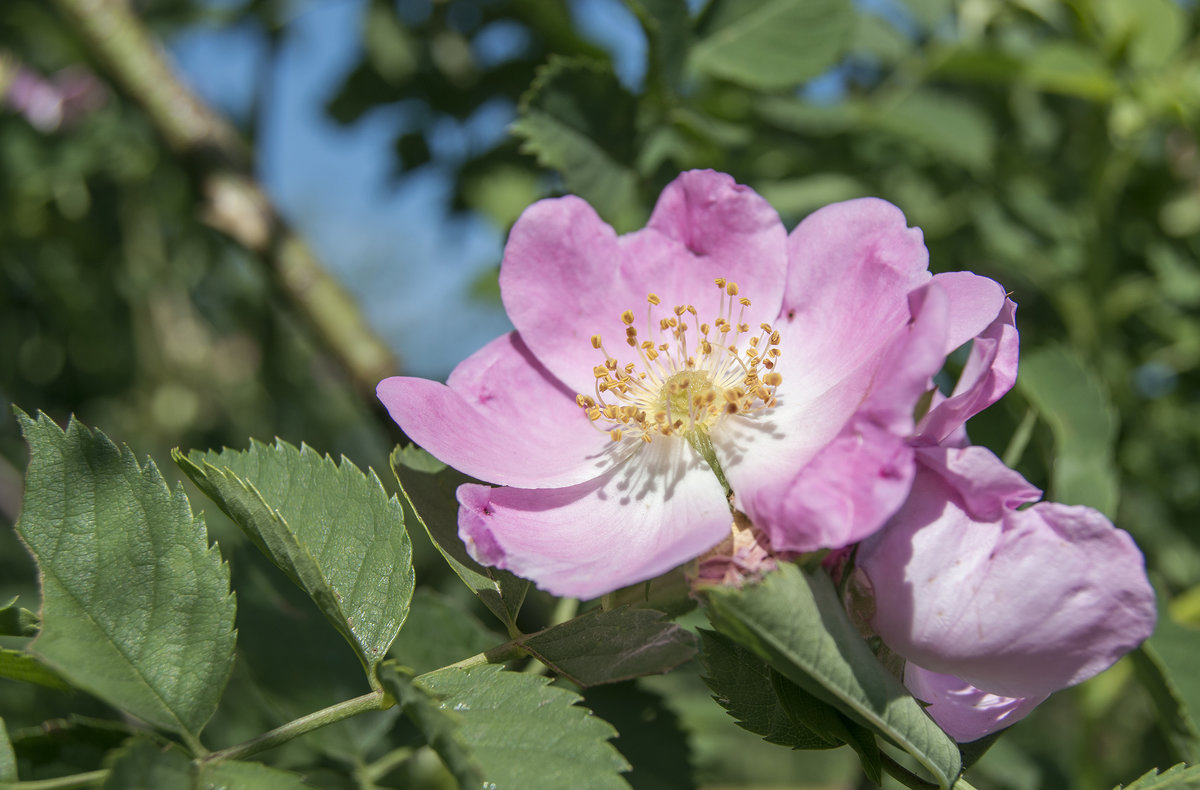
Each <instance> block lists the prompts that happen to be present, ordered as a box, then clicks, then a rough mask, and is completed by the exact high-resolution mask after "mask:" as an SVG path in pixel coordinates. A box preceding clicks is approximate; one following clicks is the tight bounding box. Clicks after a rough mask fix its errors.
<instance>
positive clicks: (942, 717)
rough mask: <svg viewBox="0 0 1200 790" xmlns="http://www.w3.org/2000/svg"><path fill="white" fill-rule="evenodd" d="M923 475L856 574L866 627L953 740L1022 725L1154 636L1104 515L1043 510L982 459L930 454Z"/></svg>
mask: <svg viewBox="0 0 1200 790" xmlns="http://www.w3.org/2000/svg"><path fill="white" fill-rule="evenodd" d="M917 464H918V468H917V475H916V479H915V481H914V484H913V488H912V492H911V493H910V494H909V497H908V500H907V501H906V502H905V503H904V506H903V507H902V508H901V509H900V510H899V512H897V513H896V514H895V515H894V516H893V517H892V518H891V520H890V521H889V522H888V524H887V525H886V526H885V527H884V528H883V529H882V530H880V531H879V532H877V533H876V534H874V535H872V536H871V537H869V538H868V539H867V540H865V541H863V543H862V544H861V545H860V546H859V547H858V551H857V556H856V564H857V571H856V574H858V577H857V580H858V582H859V583H860V584H861V585H862V586H864V587H865V588H866V591H867V595H868V596H869V597H870V599H871V603H870V604H868V608H869V609H871V610H873V611H871V614H870V618H869V621H870V627H871V628H872V630H874V631H875V632H876V633H877V634H878V635H879V636H880V637H881V638H882V639H883V641H884V643H885V644H886V645H887V646H888V647H889V648H890V649H891V650H893V651H894V652H895V653H897V654H899V655H900V656H902V657H903V658H905V659H906V661H907V663H906V667H905V671H904V682H905V685H907V686H908V688H909V690H910V691H911V692H912V693H913V695H914V696H916V697H917V698H919V699H921V700H923V701H924V702H927V703H929V707H927V708H926V712H928V713H929V715H930V716H932V717H933V719H934V720H935V721H936V722H937V723H938V724H939V725H941V727H942V728H943V729H944V730H946V732H947V733H949V734H950V735H951V736H952V737H953V738H955V739H956V740H959V741H972V740H976V739H977V738H981V737H983V736H985V735H988V734H990V733H992V732H995V731H996V730H999V729H1002V728H1004V727H1007V726H1009V725H1010V724H1013V723H1014V722H1016V721H1017V720H1019V719H1021V718H1022V717H1024V716H1025V715H1026V714H1028V713H1029V712H1030V711H1031V710H1033V708H1034V707H1035V706H1036V705H1037V704H1038V703H1040V702H1041V701H1042V700H1044V699H1045V698H1046V697H1047V696H1049V695H1050V694H1051V693H1052V692H1054V691H1057V690H1058V689H1061V688H1064V687H1066V686H1070V685H1074V684H1076V683H1079V682H1081V681H1083V680H1086V679H1087V678H1090V677H1092V676H1093V675H1095V674H1097V673H1099V672H1101V671H1103V670H1105V669H1107V668H1108V667H1109V666H1111V665H1112V664H1113V663H1114V662H1116V660H1117V659H1118V658H1120V657H1121V656H1123V655H1124V654H1125V653H1128V652H1129V651H1130V650H1132V649H1133V648H1135V647H1137V646H1138V645H1139V644H1140V643H1141V642H1142V641H1143V640H1144V639H1146V638H1147V637H1149V636H1150V634H1151V632H1152V631H1153V630H1154V623H1155V619H1156V614H1155V603H1154V591H1153V589H1152V588H1151V587H1150V584H1149V582H1148V580H1147V579H1146V572H1145V568H1144V562H1143V559H1142V555H1141V552H1139V551H1138V548H1137V546H1136V545H1135V544H1134V542H1133V539H1132V538H1130V537H1129V535H1128V534H1127V533H1126V532H1124V531H1123V530H1120V529H1117V528H1116V527H1114V526H1113V525H1112V523H1111V522H1109V520H1108V519H1107V518H1105V517H1104V515H1102V514H1101V513H1099V512H1098V511H1096V510H1093V509H1091V508H1087V507H1080V506H1068V505H1060V504H1056V503H1052V502H1039V501H1038V500H1040V499H1041V495H1042V492H1041V491H1039V490H1038V489H1036V488H1034V487H1033V486H1031V485H1030V484H1029V483H1028V482H1026V481H1025V479H1024V478H1023V477H1021V475H1019V474H1018V473H1016V472H1014V471H1013V470H1011V469H1009V468H1008V467H1007V466H1005V465H1004V464H1003V463H1002V462H1001V461H1000V459H999V458H997V457H996V456H995V455H993V454H992V453H991V452H990V451H989V450H986V449H984V448H982V447H970V446H968V447H940V446H933V447H924V448H921V449H919V450H918V451H917ZM1030 503H1036V504H1030ZM1023 505H1029V506H1028V507H1021V506H1023ZM1018 508H1020V509H1018Z"/></svg>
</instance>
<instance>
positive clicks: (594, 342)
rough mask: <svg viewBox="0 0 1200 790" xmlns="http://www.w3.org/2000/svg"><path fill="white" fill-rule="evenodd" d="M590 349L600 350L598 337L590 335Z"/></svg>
mask: <svg viewBox="0 0 1200 790" xmlns="http://www.w3.org/2000/svg"><path fill="white" fill-rule="evenodd" d="M592 348H600V335H592Z"/></svg>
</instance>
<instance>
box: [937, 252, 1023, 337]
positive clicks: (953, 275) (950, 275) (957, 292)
mask: <svg viewBox="0 0 1200 790" xmlns="http://www.w3.org/2000/svg"><path fill="white" fill-rule="evenodd" d="M933 281H934V282H935V283H937V284H938V285H939V286H940V287H941V289H942V290H943V291H945V292H946V295H947V296H948V297H949V299H950V331H949V333H948V334H947V336H946V353H947V354H949V353H950V352H951V351H953V350H954V349H956V348H958V347H959V346H961V345H962V344H964V343H966V342H967V341H968V340H971V339H972V338H974V337H976V336H977V335H979V334H981V333H982V332H983V331H984V330H986V329H987V328H988V327H989V326H991V325H992V324H993V322H994V321H995V319H996V317H997V316H999V315H1000V314H1001V313H1002V312H1003V311H1004V309H1005V307H1006V305H1009V304H1012V303H1011V302H1009V300H1008V297H1007V295H1006V294H1005V292H1004V286H1002V285H1001V284H1000V283H998V282H996V281H995V280H992V279H989V278H987V277H980V276H979V275H978V274H973V273H972V272H942V273H941V274H935V275H934V276H933ZM1013 307H1016V305H1013Z"/></svg>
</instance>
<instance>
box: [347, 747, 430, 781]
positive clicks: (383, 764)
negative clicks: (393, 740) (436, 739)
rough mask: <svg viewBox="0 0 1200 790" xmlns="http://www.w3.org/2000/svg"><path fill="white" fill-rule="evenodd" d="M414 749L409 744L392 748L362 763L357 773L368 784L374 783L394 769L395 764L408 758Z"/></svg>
mask: <svg viewBox="0 0 1200 790" xmlns="http://www.w3.org/2000/svg"><path fill="white" fill-rule="evenodd" d="M415 751H416V749H414V748H413V747H411V746H401V747H400V748H399V749H393V750H392V751H390V752H388V753H387V754H385V755H384V756H382V757H380V758H379V759H378V760H376V761H375V762H373V763H368V764H367V765H364V766H363V767H362V768H361V769H360V771H359V775H360V776H361V777H362V778H363V779H365V780H366V781H367V782H368V783H369V784H371V785H374V784H375V783H376V782H378V781H379V780H380V779H382V778H383V777H385V776H387V775H388V774H390V773H391V772H392V771H393V770H395V768H396V766H398V765H400V764H401V763H403V762H405V761H407V760H408V759H410V758H411V757H412V756H413V753H414V752H415Z"/></svg>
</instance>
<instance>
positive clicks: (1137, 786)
mask: <svg viewBox="0 0 1200 790" xmlns="http://www.w3.org/2000/svg"><path fill="white" fill-rule="evenodd" d="M1195 788H1200V765H1176V766H1172V767H1171V768H1168V769H1167V770H1165V771H1163V772H1162V773H1159V772H1158V769H1157V768H1151V769H1150V770H1149V771H1147V772H1146V773H1145V774H1143V775H1142V776H1141V777H1139V778H1138V779H1137V780H1136V781H1134V782H1132V783H1130V784H1127V785H1117V786H1116V787H1115V788H1113V790H1195Z"/></svg>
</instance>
